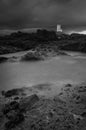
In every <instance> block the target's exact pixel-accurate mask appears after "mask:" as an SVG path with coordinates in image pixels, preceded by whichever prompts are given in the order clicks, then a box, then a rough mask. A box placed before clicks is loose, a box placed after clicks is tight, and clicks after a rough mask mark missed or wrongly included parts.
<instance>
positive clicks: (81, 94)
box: [0, 84, 86, 130]
mask: <svg viewBox="0 0 86 130" xmlns="http://www.w3.org/2000/svg"><path fill="white" fill-rule="evenodd" d="M33 88H34V87H33ZM36 88H41V89H42V91H43V86H42V85H40V86H38V87H36ZM30 89H31V88H30ZM23 90H24V88H23V89H22V91H21V89H18V91H17V89H16V90H15V89H14V90H13V91H14V93H13V91H12V90H10V91H7V92H8V95H7V96H5V95H4V94H3V96H4V100H3V102H2V105H1V104H0V106H2V107H1V109H0V121H1V123H0V124H1V125H0V130H20V129H23V130H86V86H85V85H83V84H80V85H75V86H74V85H72V84H67V85H65V86H64V87H63V88H62V90H61V93H60V94H58V95H54V96H53V97H49V98H46V97H44V96H40V95H37V94H31V95H29V96H27V95H24V96H23V95H22V94H20V93H22V92H25V91H23ZM16 91H17V92H16ZM5 94H6V92H5ZM10 94H11V95H10ZM12 94H13V95H12ZM13 97H15V98H16V100H15V98H13ZM17 97H19V98H18V99H17Z"/></svg>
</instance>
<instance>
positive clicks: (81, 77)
mask: <svg viewBox="0 0 86 130" xmlns="http://www.w3.org/2000/svg"><path fill="white" fill-rule="evenodd" d="M21 54H22V53H21ZM10 55H11V54H10ZM16 55H18V54H16ZM19 55H20V53H19ZM80 55H81V54H80ZM12 56H13V54H12ZM84 57H85V56H84ZM66 81H70V82H82V81H86V59H85V58H82V56H81V58H80V56H79V57H77V56H76V55H75V56H74V55H73V56H57V57H55V58H53V59H51V60H46V61H40V62H31V63H30V62H13V63H12V62H7V63H2V64H0V90H4V89H12V88H15V87H23V86H27V87H29V86H31V85H33V84H39V83H49V82H51V83H52V82H55V83H58V82H66Z"/></svg>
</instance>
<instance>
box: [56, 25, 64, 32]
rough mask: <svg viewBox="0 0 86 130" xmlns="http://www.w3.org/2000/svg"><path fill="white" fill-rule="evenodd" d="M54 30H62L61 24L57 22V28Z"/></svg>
mask: <svg viewBox="0 0 86 130" xmlns="http://www.w3.org/2000/svg"><path fill="white" fill-rule="evenodd" d="M56 31H57V33H58V32H63V30H62V28H61V25H59V24H57V30H56Z"/></svg>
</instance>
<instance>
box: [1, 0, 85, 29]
mask: <svg viewBox="0 0 86 130" xmlns="http://www.w3.org/2000/svg"><path fill="white" fill-rule="evenodd" d="M85 6H86V0H0V28H1V29H3V28H4V29H6V28H10V29H18V28H32V27H49V26H56V24H57V23H58V24H62V25H63V27H64V29H67V28H75V27H76V28H81V27H82V26H84V27H85V26H86V7H85Z"/></svg>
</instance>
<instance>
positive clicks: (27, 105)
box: [20, 94, 39, 111]
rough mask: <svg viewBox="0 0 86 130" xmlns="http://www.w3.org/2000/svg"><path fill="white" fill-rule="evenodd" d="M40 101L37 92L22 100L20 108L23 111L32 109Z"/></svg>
mask: <svg viewBox="0 0 86 130" xmlns="http://www.w3.org/2000/svg"><path fill="white" fill-rule="evenodd" d="M38 101H39V97H38V96H37V95H36V94H33V95H31V96H28V97H26V98H24V99H22V100H21V101H20V109H21V110H22V111H26V110H30V109H31V108H32V106H33V105H34V104H35V103H37V102H38Z"/></svg>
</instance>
